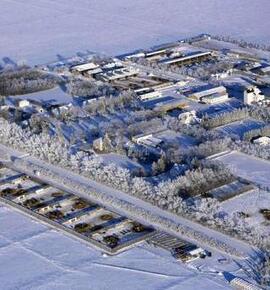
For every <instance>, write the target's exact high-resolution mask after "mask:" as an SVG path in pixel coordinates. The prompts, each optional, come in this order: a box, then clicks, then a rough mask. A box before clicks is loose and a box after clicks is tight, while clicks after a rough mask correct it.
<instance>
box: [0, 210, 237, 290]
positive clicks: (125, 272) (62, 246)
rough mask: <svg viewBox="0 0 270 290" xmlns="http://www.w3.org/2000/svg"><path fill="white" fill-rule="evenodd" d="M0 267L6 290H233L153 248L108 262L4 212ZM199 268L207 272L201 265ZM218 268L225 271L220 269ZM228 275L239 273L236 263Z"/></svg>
mask: <svg viewBox="0 0 270 290" xmlns="http://www.w3.org/2000/svg"><path fill="white" fill-rule="evenodd" d="M209 261H210V260H209ZM0 264H1V265H4V266H1V271H0V281H1V284H0V288H1V289H5V290H14V289H20V290H26V289H27V290H30V289H35V290H36V289H39V290H41V289H42V290H45V289H46V290H54V289H55V290H56V289H57V290H61V289H65V290H69V289H70V290H71V289H72V290H84V289H85V290H86V289H93V290H94V289H95V290H107V289H110V290H119V289H126V290H135V289H136V290H139V289H141V290H145V289H147V290H152V289H164V290H165V289H178V290H181V289H183V290H184V289H185V290H191V289H195V288H194V287H196V286H195V285H197V283H198V282H199V283H200V285H201V286H200V289H201V290H204V289H208V290H209V289H231V288H230V287H229V285H228V284H227V283H226V281H225V280H224V279H223V277H222V276H218V275H217V274H214V275H213V274H211V273H209V271H210V269H208V268H206V267H204V268H205V273H200V272H198V271H195V270H193V269H192V268H188V267H186V266H185V265H184V264H181V263H179V262H177V261H176V260H175V259H174V258H173V257H172V256H171V255H170V254H169V253H168V252H166V251H164V250H161V249H157V248H154V247H153V246H149V245H147V244H143V245H141V246H138V247H136V248H133V249H131V250H129V251H127V252H124V253H122V254H120V255H118V256H115V257H104V256H103V255H102V254H101V253H100V252H98V251H96V250H95V249H93V248H90V247H87V246H86V245H84V244H81V243H79V242H78V241H76V240H73V239H72V238H70V237H67V236H65V235H63V234H61V233H59V232H56V231H54V230H51V229H49V228H47V227H46V226H44V225H41V224H39V223H37V222H35V221H33V220H31V219H30V218H28V217H25V216H23V215H21V214H19V213H17V212H15V211H13V210H10V209H8V208H6V207H2V206H0ZM195 265H196V266H200V267H202V265H201V263H198V261H197V262H196V263H195V264H194V266H195ZM209 267H210V268H211V267H212V266H211V265H210V266H209ZM215 267H216V269H217V270H224V266H223V265H218V263H217V264H216V263H215ZM220 267H221V268H220ZM218 268H220V269H218ZM225 269H226V270H227V271H232V272H235V271H238V267H237V265H236V264H235V263H233V262H232V261H231V263H229V264H228V265H226V266H225Z"/></svg>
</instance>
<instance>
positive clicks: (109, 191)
mask: <svg viewBox="0 0 270 290" xmlns="http://www.w3.org/2000/svg"><path fill="white" fill-rule="evenodd" d="M2 154H5V155H6V154H8V155H11V156H17V157H20V156H23V154H22V153H21V152H18V151H15V150H12V149H10V148H7V147H6V146H4V145H0V157H1V155H2ZM23 159H25V160H28V161H31V162H32V163H34V164H37V165H39V166H41V167H43V168H46V170H49V171H50V172H52V173H53V174H54V176H60V177H61V176H62V177H64V178H66V177H68V179H69V180H71V181H73V182H75V183H76V184H82V185H84V186H87V188H88V189H89V193H88V192H87V193H85V192H80V191H79V190H78V189H76V188H71V187H69V186H65V185H63V184H59V182H57V179H55V180H52V179H48V178H47V177H44V176H35V177H37V178H39V179H41V180H42V181H43V182H45V183H49V184H51V185H53V186H55V187H57V188H59V189H61V190H65V191H69V192H71V193H74V194H77V195H80V196H82V197H83V198H88V199H91V200H92V201H94V202H97V203H101V200H97V199H96V197H93V196H91V192H98V193H102V195H103V196H104V195H106V196H112V197H113V198H114V199H115V200H121V201H125V202H126V203H128V204H131V205H135V206H136V207H137V208H141V209H143V210H145V211H147V212H150V213H151V214H152V215H154V216H157V217H159V218H162V219H163V220H166V222H169V223H172V224H177V225H182V226H185V227H189V228H191V229H192V230H194V231H197V232H198V233H201V234H206V235H207V236H208V237H211V238H213V239H215V240H218V241H220V242H223V243H226V244H227V245H229V246H231V247H233V248H236V249H237V250H238V251H240V252H242V253H243V256H247V255H251V254H252V247H251V246H249V245H247V244H246V243H244V242H242V241H240V240H237V239H234V238H232V237H229V236H227V235H225V234H222V233H220V232H218V231H215V230H212V229H209V228H208V227H204V226H202V225H200V224H198V223H195V222H193V221H191V220H187V219H185V218H182V217H180V216H176V215H174V214H172V213H169V212H167V211H165V210H162V209H160V208H158V207H156V206H153V205H151V204H149V203H148V202H145V201H143V200H141V199H139V198H136V197H134V196H130V195H128V194H126V193H124V192H121V191H119V190H115V189H113V188H110V187H108V186H106V185H103V184H100V183H98V182H95V181H93V180H90V179H88V178H85V177H82V176H80V175H78V174H75V173H73V172H71V171H67V170H65V169H62V168H59V167H56V166H53V165H51V164H48V163H45V162H43V161H40V160H37V159H36V158H33V157H30V156H26V157H24V158H23ZM13 166H14V165H13ZM16 167H18V165H16ZM16 167H15V169H16ZM18 169H20V170H22V168H18ZM23 172H25V173H26V174H28V175H30V176H34V174H33V171H32V170H31V169H27V168H23ZM58 180H59V178H58ZM102 202H103V205H104V206H106V207H107V208H109V209H111V210H113V211H117V212H118V213H119V214H122V215H124V216H128V217H130V218H132V219H135V220H138V221H140V222H142V223H146V221H145V220H144V219H143V218H142V217H140V216H137V215H136V214H135V213H133V212H131V211H129V210H127V209H123V208H119V207H117V208H115V207H112V205H111V204H110V203H104V200H102ZM151 225H152V226H154V227H156V228H159V229H162V230H166V231H167V232H170V233H173V234H175V235H178V236H179V237H180V238H185V239H187V240H189V241H191V242H195V243H197V244H199V245H201V246H203V247H206V248H209V245H206V244H203V243H201V241H198V240H192V239H190V237H186V236H185V237H183V236H182V235H181V234H179V233H177V232H172V231H170V230H169V229H167V228H166V229H164V227H163V226H162V225H161V224H160V223H159V222H158V221H155V222H153V223H152V224H151Z"/></svg>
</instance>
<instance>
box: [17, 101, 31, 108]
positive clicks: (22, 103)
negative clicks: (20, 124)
mask: <svg viewBox="0 0 270 290" xmlns="http://www.w3.org/2000/svg"><path fill="white" fill-rule="evenodd" d="M30 105H31V104H30V102H29V101H27V100H21V101H19V107H20V108H25V107H30Z"/></svg>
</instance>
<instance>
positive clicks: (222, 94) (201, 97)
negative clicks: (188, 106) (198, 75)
mask: <svg viewBox="0 0 270 290" xmlns="http://www.w3.org/2000/svg"><path fill="white" fill-rule="evenodd" d="M189 98H190V99H193V100H196V101H201V102H204V103H206V104H217V103H221V102H225V101H227V100H228V99H229V95H228V93H227V89H226V88H225V87H224V86H219V87H215V88H211V89H207V90H202V91H199V92H195V93H193V94H191V95H190V96H189Z"/></svg>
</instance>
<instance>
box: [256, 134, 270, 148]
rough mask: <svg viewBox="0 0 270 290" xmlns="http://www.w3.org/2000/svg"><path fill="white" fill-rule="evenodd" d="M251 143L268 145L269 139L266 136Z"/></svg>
mask: <svg viewBox="0 0 270 290" xmlns="http://www.w3.org/2000/svg"><path fill="white" fill-rule="evenodd" d="M253 143H255V144H258V145H262V146H265V145H269V144H270V138H269V137H267V136H263V137H259V138H256V139H254V140H253Z"/></svg>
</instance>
